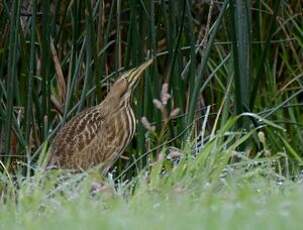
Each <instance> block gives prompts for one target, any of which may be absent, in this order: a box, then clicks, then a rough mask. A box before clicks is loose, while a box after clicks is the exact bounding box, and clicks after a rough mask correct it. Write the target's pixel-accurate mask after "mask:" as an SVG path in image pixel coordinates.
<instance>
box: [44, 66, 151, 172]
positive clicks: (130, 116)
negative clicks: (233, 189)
mask: <svg viewBox="0 0 303 230" xmlns="http://www.w3.org/2000/svg"><path fill="white" fill-rule="evenodd" d="M151 63H152V60H149V61H147V62H145V63H143V64H142V65H140V66H139V67H137V68H134V69H131V70H129V71H127V72H126V73H124V74H123V75H122V76H121V77H120V78H119V79H118V80H117V81H116V82H115V83H114V84H113V86H112V87H111V89H110V91H109V93H108V94H107V96H106V97H105V99H104V100H103V101H102V102H101V103H100V104H99V105H97V106H94V107H91V108H88V109H86V110H84V111H83V112H81V113H80V114H78V115H76V116H75V117H74V118H72V119H71V120H70V121H69V122H67V123H66V124H65V125H64V126H63V127H62V129H61V130H60V131H59V132H58V134H57V136H56V137H55V139H54V141H53V143H52V145H51V149H50V161H49V164H48V165H49V167H51V168H52V167H56V168H63V169H72V170H76V171H82V170H87V169H89V168H91V167H93V166H97V165H101V167H102V169H103V172H107V171H108V169H109V168H110V167H111V166H112V165H113V163H114V162H115V161H116V160H117V159H118V158H119V156H121V154H122V153H123V151H124V150H125V148H126V147H127V145H128V144H129V142H130V141H131V140H132V138H133V136H134V133H135V128H136V120H135V116H134V112H133V110H132V107H131V95H132V92H133V91H134V89H135V87H136V85H137V83H138V80H139V79H140V76H141V75H142V73H143V71H144V70H145V69H146V68H147V67H148V66H150V65H151Z"/></svg>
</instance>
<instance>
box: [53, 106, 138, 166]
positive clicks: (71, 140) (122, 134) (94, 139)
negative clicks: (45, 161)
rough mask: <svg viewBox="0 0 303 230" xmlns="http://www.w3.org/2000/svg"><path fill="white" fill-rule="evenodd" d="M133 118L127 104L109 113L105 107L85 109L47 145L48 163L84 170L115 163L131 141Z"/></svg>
mask: <svg viewBox="0 0 303 230" xmlns="http://www.w3.org/2000/svg"><path fill="white" fill-rule="evenodd" d="M134 131H135V118H134V114H133V111H132V109H131V107H130V106H125V107H124V108H123V109H120V110H118V111H116V112H115V113H112V114H107V111H105V107H103V109H102V106H96V107H92V108H89V109H87V110H85V111H84V112H82V113H80V114H79V115H77V116H76V117H74V118H73V119H72V120H71V121H69V122H68V123H67V124H66V125H64V127H63V128H62V129H61V130H60V131H59V133H58V135H57V136H56V137H55V139H54V142H53V144H52V146H51V152H50V163H49V165H50V166H54V167H59V168H66V169H73V170H77V171H78V170H86V169H88V168H90V167H93V166H96V165H100V164H102V167H103V168H104V170H108V168H109V167H111V166H112V164H113V163H114V162H115V160H116V159H117V158H118V157H119V156H120V155H121V154H122V152H123V150H124V149H125V147H126V146H127V144H128V143H129V142H130V141H131V139H132V137H133V134H134Z"/></svg>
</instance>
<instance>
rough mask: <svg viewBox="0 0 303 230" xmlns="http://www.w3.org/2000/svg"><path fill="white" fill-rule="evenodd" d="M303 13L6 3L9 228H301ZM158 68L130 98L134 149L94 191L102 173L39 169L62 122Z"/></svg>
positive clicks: (221, 4)
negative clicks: (123, 80) (140, 68)
mask: <svg viewBox="0 0 303 230" xmlns="http://www.w3.org/2000/svg"><path fill="white" fill-rule="evenodd" d="M302 7H303V3H302V1H300V0H292V1H284V0H275V1H262V0H256V1H244V0H237V1H234V0H225V1H223V0H222V1H213V0H209V1H203V0H200V1H199V0H183V1H173V0H168V1H166V0H161V1H150V0H141V1H139V0H127V1H121V0H115V1H108V0H84V1H80V0H74V1H67V0H62V1H55V0H54V1H53V0H43V1H39V0H14V1H10V0H4V1H1V2H0V32H1V38H0V152H1V158H0V164H1V184H0V192H1V197H0V199H1V201H0V202H1V206H2V204H3V207H1V208H0V216H1V219H4V220H5V221H4V222H2V223H0V226H1V225H3V227H13V226H14V227H19V228H22V227H24V226H23V225H24V224H25V226H26V227H27V228H29V229H33V228H39V226H40V225H41V224H42V223H44V221H45V219H46V218H48V219H49V220H48V223H49V224H50V226H53V227H55V226H56V225H57V224H60V223H62V222H65V223H66V224H67V225H68V226H69V227H71V228H73V229H74V228H81V226H79V225H77V223H76V222H74V221H73V219H75V218H78V217H79V218H80V220H83V221H85V222H87V223H90V224H91V225H90V226H91V227H95V228H97V226H100V225H104V226H108V227H115V228H124V227H125V225H129V227H133V228H140V226H141V225H142V224H144V223H145V222H147V223H149V224H150V225H151V226H154V227H155V226H162V227H163V228H170V225H177V226H179V228H182V229H183V228H184V227H186V226H191V227H198V226H199V225H201V224H203V225H204V226H205V227H206V228H210V227H218V226H220V225H221V224H226V227H230V228H231V229H233V226H235V225H236V224H241V222H242V221H244V219H246V220H247V222H246V223H247V226H248V228H250V227H251V225H252V224H256V225H260V226H270V225H271V224H273V225H274V226H278V227H281V228H283V227H291V226H290V225H288V226H286V225H283V223H284V224H285V222H284V220H292V221H293V222H292V223H293V226H295V225H296V224H298V223H299V219H298V216H300V215H299V213H302V212H303V210H302V208H301V207H299V206H298V204H297V202H295V201H294V199H297V200H298V202H300V201H302V200H303V197H302V195H300V192H301V189H302V188H301V187H300V186H301V185H300V184H299V183H298V182H300V181H301V180H302V178H301V176H300V173H299V172H300V170H301V166H302V163H303V149H302V145H303V134H302V131H301V130H302V126H303V116H302V95H303V89H302V84H303V82H302V77H303V65H302V63H303V15H302ZM149 58H154V59H155V63H154V64H153V65H152V66H151V67H150V68H149V69H148V70H147V71H146V73H145V76H144V79H143V80H142V81H141V82H140V84H139V86H138V88H137V90H136V92H135V95H134V96H133V107H134V109H135V111H136V117H137V118H138V128H137V131H136V135H135V138H134V140H133V142H132V144H131V145H130V146H129V148H128V149H127V151H126V153H125V154H124V156H123V158H122V159H120V160H119V161H118V162H117V164H116V165H115V167H114V169H113V171H112V173H111V174H109V175H107V176H106V178H103V181H104V182H102V184H95V185H94V186H95V187H96V188H94V189H93V190H94V191H93V193H96V194H94V195H92V194H91V193H92V191H90V189H91V184H94V183H95V181H96V180H98V181H99V179H100V178H99V177H100V175H98V173H96V172H97V170H92V172H88V173H87V172H84V173H82V174H79V175H69V174H68V173H66V172H49V173H45V172H43V171H41V170H40V168H41V165H43V164H44V163H45V156H46V155H47V149H48V146H49V143H51V141H52V138H53V137H54V135H55V133H56V132H57V131H58V129H59V128H60V127H61V126H62V124H64V123H65V122H66V121H67V120H69V119H70V118H71V117H72V116H73V115H75V114H77V113H78V112H79V111H82V110H83V109H84V108H86V107H89V106H92V105H96V104H98V103H100V101H102V99H103V98H104V97H105V95H106V93H107V92H108V89H109V87H110V85H111V84H112V82H113V81H114V80H115V79H117V77H119V74H120V73H121V72H123V71H124V70H127V69H129V68H131V67H134V66H137V65H139V64H140V63H142V62H144V60H147V59H149ZM172 158H178V159H177V160H175V161H174V160H172ZM94 186H93V187H94ZM99 190H100V191H99ZM96 191H97V192H96ZM98 191H99V192H98ZM285 197H286V199H285V200H284V201H282V200H283V199H284V198H285ZM291 199H293V200H291ZM87 210H88V211H87ZM91 210H93V211H91ZM153 210H155V212H154V211H153ZM171 210H173V211H174V212H171ZM272 212H275V214H274V215H272V216H271V214H272ZM38 213H40V216H39V218H38V219H37V220H36V221H37V222H36V223H35V224H33V220H34V219H35V218H36V215H37V214H38ZM58 213H59V215H58ZM254 213H256V216H254V215H253V214H254ZM258 213H259V214H260V215H259V214H258ZM258 215H259V217H260V216H262V218H258ZM149 216H151V219H149ZM49 217H51V218H49ZM99 217H100V218H99ZM269 217H272V219H271V218H269ZM184 218H187V219H188V222H191V223H192V225H185V222H182V219H184ZM242 218H243V219H242ZM255 218H256V219H255ZM257 219H258V220H257ZM14 222H17V224H16V223H15V224H14ZM56 222H58V223H56ZM217 222H218V223H217ZM242 224H243V222H242ZM264 224H265V225H264ZM18 225H19V226H18ZM85 226H87V225H85ZM182 226H183V227H182ZM249 226H250V227H249ZM1 227H2V226H1ZM82 227H83V226H82ZM151 228H152V229H154V228H153V227H151ZM265 228H266V227H265Z"/></svg>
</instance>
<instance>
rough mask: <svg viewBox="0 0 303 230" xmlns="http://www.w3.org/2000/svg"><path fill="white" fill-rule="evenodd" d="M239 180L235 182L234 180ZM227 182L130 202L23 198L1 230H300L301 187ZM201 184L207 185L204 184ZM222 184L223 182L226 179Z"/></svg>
mask: <svg viewBox="0 0 303 230" xmlns="http://www.w3.org/2000/svg"><path fill="white" fill-rule="evenodd" d="M233 180H234V181H233ZM233 180H231V181H225V182H224V185H222V186H220V187H219V188H216V186H214V184H212V183H205V181H204V183H203V184H201V185H200V186H201V190H199V191H196V190H195V189H192V188H190V187H189V188H187V189H184V190H183V189H182V187H181V185H180V187H177V186H175V187H174V188H172V189H171V190H162V189H161V188H160V189H153V190H148V189H145V190H143V191H141V192H140V191H139V192H138V193H137V194H136V195H135V196H133V197H131V198H130V199H128V201H126V200H125V199H123V198H121V197H120V196H119V195H116V197H114V198H111V199H102V198H99V197H98V198H91V197H89V196H88V194H79V195H78V196H75V197H73V198H70V199H65V198H60V199H59V198H58V199H47V200H45V201H44V202H43V204H41V206H39V205H37V204H36V203H37V202H38V203H39V199H38V198H37V197H30V196H24V197H22V198H21V199H20V203H21V204H19V205H18V207H17V208H15V207H9V206H4V207H3V206H2V207H1V209H0V217H1V223H0V227H1V229H41V228H43V229H142V228H144V229H222V228H224V229H298V227H299V226H301V225H302V222H303V221H302V215H303V208H302V202H303V195H302V184H295V183H292V182H288V181H286V182H284V183H283V184H282V185H279V184H277V183H274V182H273V181H270V180H267V179H265V178H262V177H261V178H258V177H257V178H255V179H254V180H253V181H250V180H242V181H241V182H240V183H239V181H237V179H233ZM201 182H202V181H201ZM222 184H223V181H222Z"/></svg>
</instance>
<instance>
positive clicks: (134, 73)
mask: <svg viewBox="0 0 303 230" xmlns="http://www.w3.org/2000/svg"><path fill="white" fill-rule="evenodd" d="M152 63H153V59H149V60H148V61H146V62H144V63H143V64H141V65H140V66H139V67H136V68H133V69H131V70H130V71H129V75H128V77H127V81H128V83H129V85H130V86H131V88H132V87H133V86H134V85H136V83H137V81H138V79H139V78H140V77H141V76H142V75H143V74H142V73H143V72H144V70H146V69H147V67H149V66H150V65H151V64H152Z"/></svg>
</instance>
